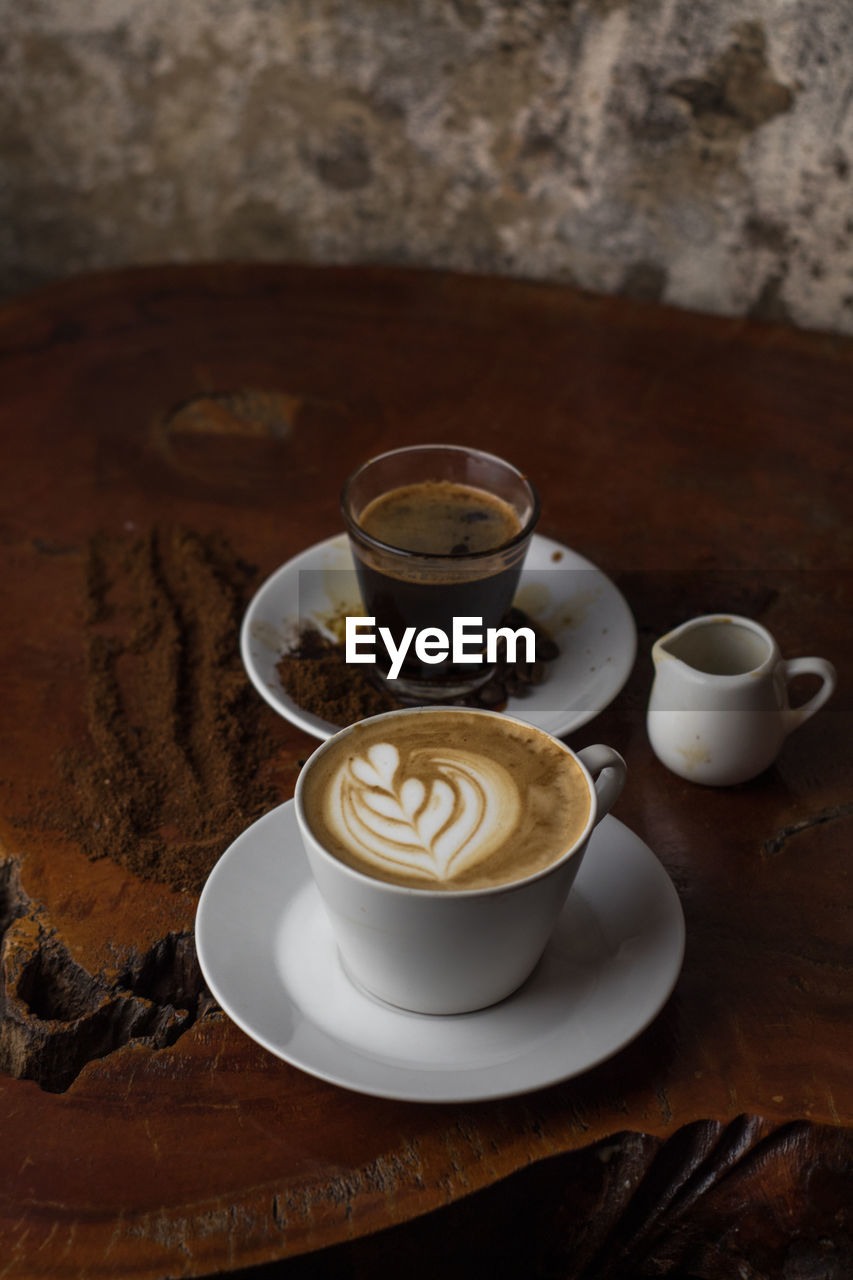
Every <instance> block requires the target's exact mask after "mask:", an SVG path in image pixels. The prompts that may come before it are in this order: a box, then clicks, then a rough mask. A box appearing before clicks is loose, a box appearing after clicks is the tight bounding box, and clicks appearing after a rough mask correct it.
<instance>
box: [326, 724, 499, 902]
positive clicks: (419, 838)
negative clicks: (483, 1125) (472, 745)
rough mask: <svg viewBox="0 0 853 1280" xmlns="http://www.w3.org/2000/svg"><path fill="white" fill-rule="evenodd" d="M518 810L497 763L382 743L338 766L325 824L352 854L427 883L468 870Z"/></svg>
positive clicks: (455, 751)
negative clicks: (404, 753)
mask: <svg viewBox="0 0 853 1280" xmlns="http://www.w3.org/2000/svg"><path fill="white" fill-rule="evenodd" d="M520 808H521V801H520V797H519V794H518V788H517V787H516V785H515V782H514V781H513V779H512V776H511V774H510V773H509V772H508V770H507V769H505V768H504V767H503V766H502V765H501V764H499V763H498V762H497V761H496V760H490V759H489V758H488V757H486V756H484V755H481V754H480V753H478V752H475V751H468V750H465V749H464V748H454V747H452V746H448V747H446V748H445V749H443V750H442V751H441V752H440V753H439V752H436V751H435V750H433V749H430V748H423V749H421V750H420V751H413V752H411V753H410V754H409V756H408V760H407V762H406V766H405V768H403V767H402V766H401V763H400V752H399V751H398V749H397V747H395V746H394V744H393V743H392V742H377V743H374V745H373V746H371V747H369V748H368V749H367V750H366V751H365V753H364V754H363V755H355V756H352V757H351V758H350V759H348V760H346V761H344V762H342V763H341V765H340V767H339V768H338V770H337V772H336V774H335V775H334V777H333V779H332V784H331V790H330V795H329V809H328V822H329V826H330V828H331V830H332V831H333V832H334V834H335V835H336V836H337V838H338V839H339V840H340V842H341V843H342V844H343V845H345V846H346V847H347V848H349V849H350V851H351V852H352V853H354V854H356V855H358V856H360V857H361V858H363V859H365V860H366V861H368V862H370V863H374V864H375V865H376V866H377V867H378V868H382V867H387V868H389V869H396V870H400V871H407V872H408V873H409V874H411V875H417V876H421V877H423V878H424V879H425V880H447V879H450V878H452V877H454V876H455V875H458V874H460V873H462V872H464V871H465V870H466V869H468V868H469V867H471V866H473V865H474V864H475V863H477V862H480V861H481V860H482V859H483V858H486V857H488V855H489V854H490V853H493V852H494V850H495V849H496V848H497V847H498V846H499V845H500V844H501V843H503V840H504V835H505V832H506V829H507V827H513V826H515V824H516V822H517V821H518V815H519V811H520Z"/></svg>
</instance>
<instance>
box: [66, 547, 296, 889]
mask: <svg viewBox="0 0 853 1280" xmlns="http://www.w3.org/2000/svg"><path fill="white" fill-rule="evenodd" d="M254 577H255V572H254V570H253V569H252V567H251V566H249V565H247V564H246V563H245V562H243V561H242V560H240V559H239V557H237V556H236V555H235V554H234V553H233V552H232V551H231V549H230V548H229V546H228V544H227V543H226V541H225V539H224V538H222V537H221V536H220V535H218V534H200V533H197V532H194V531H192V530H189V529H184V528H157V529H154V530H152V531H150V532H148V533H146V534H143V535H142V536H139V537H133V538H131V537H126V536H117V535H108V534H99V535H97V536H96V537H95V538H93V539H92V541H91V544H90V547H89V554H88V562H87V575H86V604H87V610H88V617H87V627H86V638H87V662H88V685H87V691H86V700H87V712H88V728H89V736H90V740H91V741H90V748H89V749H87V750H85V751H83V750H79V751H74V752H73V753H69V754H67V755H66V757H65V758H64V762H63V764H64V772H65V774H66V776H67V778H68V780H69V782H70V783H71V784H72V785H73V792H72V800H71V812H72V817H71V822H70V824H69V825H70V827H71V833H72V834H73V835H74V836H75V837H76V838H77V839H78V840H79V841H80V843H81V844H82V846H83V848H84V849H85V851H86V853H87V854H88V855H89V856H90V857H91V858H100V857H104V856H109V857H111V858H113V859H115V860H116V861H117V862H119V863H120V864H122V865H123V866H125V867H127V868H128V869H129V870H131V871H133V872H134V873H135V874H136V875H138V876H141V877H143V878H150V879H156V880H159V881H162V882H164V883H166V884H168V885H170V886H171V887H172V888H174V889H178V890H184V891H189V892H197V891H199V890H200V889H201V887H202V885H203V884H204V882H205V880H206V878H207V875H208V873H209V872H210V870H211V868H212V867H213V865H214V864H215V862H216V861H217V859H218V858H219V857H220V855H221V854H222V853H223V852H224V850H225V849H226V848H227V846H228V845H229V844H230V843H231V841H232V840H234V839H235V838H236V836H237V835H239V834H240V832H241V831H243V830H244V829H245V828H246V827H247V826H248V825H249V824H250V823H251V822H252V821H254V820H255V819H256V818H257V817H259V816H260V815H261V814H262V813H263V812H265V811H266V810H267V809H268V808H269V807H270V806H271V805H272V804H273V803H274V802H275V800H276V798H277V797H276V795H275V793H274V790H273V788H272V787H271V786H270V785H265V783H264V782H263V781H262V775H261V769H262V765H263V762H264V753H263V738H262V735H261V734H260V733H259V732H258V730H257V720H258V705H257V700H256V697H255V695H254V693H253V691H252V689H251V686H250V685H249V682H248V680H247V679H246V675H245V672H244V671H243V668H242V665H241V662H240V657H239V649H238V644H237V636H238V634H239V628H240V621H241V618H242V614H243V610H244V608H245V605H246V602H247V598H248V594H249V591H250V587H251V585H252V584H253V581H254Z"/></svg>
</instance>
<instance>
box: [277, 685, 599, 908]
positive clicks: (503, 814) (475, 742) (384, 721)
mask: <svg viewBox="0 0 853 1280" xmlns="http://www.w3.org/2000/svg"><path fill="white" fill-rule="evenodd" d="M300 790H301V795H302V800H301V803H302V805H303V808H304V814H305V818H306V820H307V823H308V825H309V827H310V828H311V830H312V832H313V833H314V835H315V836H316V838H317V839H318V840H319V842H320V843H321V844H322V845H323V847H324V848H325V849H327V850H328V851H329V852H330V853H331V854H333V855H334V856H335V857H336V858H338V859H339V860H340V861H341V862H345V863H347V864H348V865H349V866H351V867H354V868H355V869H356V870H358V871H361V872H363V873H365V874H366V875H369V876H373V877H375V878H377V879H380V880H389V881H391V882H392V883H393V884H398V885H404V886H407V887H412V888H426V889H441V890H464V889H474V888H484V887H492V886H496V885H501V884H506V883H508V882H510V881H513V880H518V879H521V878H523V877H525V876H528V875H532V874H534V873H535V872H537V871H540V870H542V869H543V868H544V867H546V866H549V865H550V864H551V863H552V862H554V861H555V860H556V859H557V858H560V857H561V856H562V855H563V853H565V851H566V850H567V849H570V848H571V847H572V845H573V844H574V843H575V842H576V840H577V839H578V838H579V836H580V835H581V834H582V832H583V831H584V829H585V826H586V823H587V820H588V818H589V814H590V796H589V789H588V783H587V781H586V776H585V774H584V773H583V770H582V769H581V767H580V765H579V764H578V763H577V761H576V760H575V758H574V757H573V756H572V754H571V752H569V751H568V750H567V749H566V748H565V747H563V745H562V744H561V743H560V742H557V741H556V740H555V739H553V738H551V737H549V736H548V735H547V734H544V733H541V732H540V731H539V730H537V729H534V728H532V727H530V726H528V725H524V724H521V723H519V722H518V721H513V720H510V719H508V718H505V717H503V716H499V715H492V714H488V713H477V712H474V711H470V712H469V711H467V710H465V709H462V708H459V709H456V708H454V709H449V708H448V709H435V710H433V709H431V708H430V709H428V710H425V711H411V712H396V713H395V714H393V715H390V716H381V717H378V718H377V719H375V720H372V721H371V720H366V721H363V722H362V723H361V724H357V725H355V726H353V728H352V729H350V730H348V731H347V733H345V734H342V735H341V736H340V737H339V738H338V740H337V741H333V742H331V743H330V744H328V748H321V749H319V750H318V752H317V754H316V755H315V756H313V757H312V759H311V760H310V761H309V763H308V764H307V765H306V767H305V774H304V776H303V778H302V779H301V786H300Z"/></svg>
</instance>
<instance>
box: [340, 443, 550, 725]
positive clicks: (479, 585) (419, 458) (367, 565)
mask: <svg viewBox="0 0 853 1280" xmlns="http://www.w3.org/2000/svg"><path fill="white" fill-rule="evenodd" d="M425 481H446V482H450V483H453V484H461V485H466V486H470V487H471V488H473V489H479V490H482V491H484V492H485V493H486V494H487V495H490V496H491V497H494V498H497V499H500V500H501V501H502V502H504V503H506V504H507V505H508V506H509V507H511V508H512V510H513V512H514V513H515V517H516V519H517V521H518V525H519V528H518V531H517V532H516V533H515V534H514V535H513V536H512V537H510V538H509V539H508V540H506V541H505V542H503V543H502V544H501V545H499V546H494V547H487V548H485V549H483V550H478V551H475V552H471V553H451V554H447V553H445V552H431V551H411V550H407V549H406V548H404V547H399V546H393V545H391V544H389V543H386V542H381V541H379V540H378V539H377V538H375V537H373V536H371V535H370V534H369V533H367V532H366V531H365V530H364V528H362V525H361V523H360V521H361V517H362V515H363V513H364V512H365V510H366V509H367V508H368V507H369V506H370V504H371V503H373V502H374V501H375V500H376V499H377V498H379V497H381V496H382V495H383V494H386V493H388V492H390V491H391V490H394V489H399V488H402V487H404V486H409V485H418V484H421V483H423V482H425ZM341 509H342V512H343V517H344V521H345V523H346V529H347V533H348V535H349V540H350V546H351V549H352V553H353V558H354V561H355V569H356V574H357V577H358V584H359V589H360V592H361V597H362V602H363V605H364V609H365V614H366V615H367V616H368V617H372V618H373V619H374V620H375V622H374V625H375V628H376V634H377V635H378V634H379V628H381V627H387V628H388V630H389V632H390V633H391V635H392V636H393V638H394V643H395V645H399V644H400V641H401V638H402V636H403V634H404V633H405V631H406V629H407V628H409V627H414V628H415V631H416V634H417V633H419V632H420V631H422V630H424V629H425V628H438V629H439V630H441V631H442V632H443V633H444V634H445V635H446V636H447V637H448V639H450V638H451V637H452V634H453V621H454V618H463V617H464V618H476V619H477V620H478V621H479V620H482V632H483V636H484V637H485V634H486V632H487V631H488V629H489V628H497V627H500V626H501V624H502V623H503V621H504V619H505V617H506V615H507V613H508V612H509V609H510V607H511V605H512V601H513V597H514V596H515V592H516V589H517V587H518V580H519V577H520V576H521V569H522V565H523V563H524V557H525V555H526V553H527V548H528V546H529V545H530V539H531V537H532V536H533V531H534V529H535V527H536V522H537V520H538V518H539V498H538V496H537V493H536V490H535V489H534V487H533V485H532V484H531V483H530V481H529V480H528V479H527V477H526V476H524V475H522V473H521V472H520V471H518V470H517V468H515V467H513V466H512V465H511V464H510V463H509V462H505V461H504V460H503V459H502V458H497V457H495V456H494V455H493V454H490V453H483V452H482V451H481V450H479V449H471V448H468V447H466V446H464V445H450V444H424V445H413V446H412V447H410V448H405V449H394V450H392V451H391V452H389V453H383V454H380V455H379V456H378V457H375V458H371V459H370V461H368V462H366V463H364V465H363V466H361V467H359V468H358V470H356V471H355V472H353V474H352V475H351V476H350V477H349V479H348V480H347V482H346V484H345V486H344V489H343V493H342V495H341ZM476 630H479V628H476ZM475 633H476V631H475ZM465 649H466V657H465V660H464V661H461V662H454V661H453V654H452V651H451V653H450V655H449V656H448V657H447V659H446V660H444V661H441V662H438V663H436V662H432V663H427V662H422V661H421V660H420V659H419V658H418V657H417V655H416V654H415V652H414V644H411V645H410V647H409V651H408V653H407V656H406V659H405V661H404V663H403V665H402V668H401V670H400V673H399V675H398V676H397V678H396V679H393V680H392V679H390V678H389V675H388V671H389V668H390V662H389V661H388V660H386V658H385V654H384V650H383V647H382V645H380V644H377V646H376V654H377V663H376V667H375V671H376V673H377V675H378V676H379V677H380V678H381V679H382V681H383V682H384V683H385V684H386V686H387V687H388V688H389V690H390V691H391V692H392V693H393V694H394V696H395V697H397V698H398V699H400V700H401V701H403V702H406V701H412V702H420V701H436V702H440V701H445V700H448V699H452V698H456V697H460V696H464V695H466V694H469V693H471V692H472V690H474V689H476V688H478V687H479V686H480V685H482V684H484V683H485V682H486V681H487V680H488V679H489V678H490V677H491V675H492V674H493V672H494V669H495V665H494V663H491V664H489V663H487V662H486V661H485V642H484V646H483V652H482V653H479V660H477V659H476V658H475V657H474V656H473V655H475V654H477V652H478V651H477V649H476V646H475V645H472V644H470V643H469V644H468V645H466V646H465Z"/></svg>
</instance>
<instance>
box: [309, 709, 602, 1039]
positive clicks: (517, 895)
mask: <svg viewBox="0 0 853 1280" xmlns="http://www.w3.org/2000/svg"><path fill="white" fill-rule="evenodd" d="M455 711H456V709H454V708H447V707H444V708H437V707H417V708H412V709H406V710H403V711H392V712H387V713H385V714H384V715H382V716H374V717H371V719H370V720H369V721H364V722H361V723H362V724H379V723H380V722H382V721H386V720H391V719H393V718H395V717H400V716H429V715H433V714H438V713H440V714H444V715H447V714H449V713H453V712H455ZM458 714H460V715H464V716H472V715H473V716H478V717H481V716H483V717H491V718H492V719H493V720H494V721H495V722H496V731H499V729H500V725H499V723H497V722H501V721H503V722H506V721H508V720H512V718H511V717H506V716H503V715H501V714H500V713H498V712H492V711H473V710H470V709H468V708H458ZM513 723H515V724H521V723H522V722H521V721H513ZM358 727H359V726H358V725H353V726H350V727H349V728H347V729H343V730H342V731H341V732H340V733H338V734H336V735H334V737H332V738H330V739H328V740H327V741H326V742H324V743H323V744H322V745H321V746H320V747H318V748H317V750H316V751H315V752H314V753H313V755H312V756H311V757H310V758H309V759H308V761H307V762H306V764H305V765H304V767H303V769H302V772H301V773H300V776H299V779H298V781H297V785H296V793H295V803H296V816H297V820H298V823H299V830H300V833H301V836H302V841H303V844H304V846H305V851H306V854H307V857H308V862H309V865H310V868H311V872H312V875H313V877H314V881H315V883H316V886H317V889H318V891H319V893H320V897H321V899H322V901H323V904H324V906H325V908H326V912H327V914H328V917H329V920H330V922H331V926H332V931H333V933H334V936H335V940H336V942H337V946H338V949H339V953H340V957H341V960H342V963H343V966H344V969H345V971H346V972H347V974H348V975H349V977H350V979H351V980H352V981H353V982H354V983H355V984H356V985H358V986H360V987H362V988H364V989H365V990H366V991H368V992H369V993H370V994H372V995H374V996H376V997H378V998H379V999H381V1000H384V1001H386V1002H388V1003H390V1004H392V1005H396V1006H398V1007H400V1008H403V1009H408V1010H412V1011H415V1012H418V1013H429V1014H451V1013H463V1012H468V1011H471V1010H474V1009H480V1008H484V1007H486V1006H488V1005H491V1004H494V1003H496V1002H497V1001H499V1000H502V999H504V998H505V997H506V996H508V995H510V994H511V993H512V992H513V991H515V990H516V988H518V987H519V986H520V985H521V984H522V983H523V982H524V981H525V979H526V978H527V977H528V976H529V975H530V973H531V972H532V970H533V969H534V968H535V966H536V964H537V962H538V960H539V958H540V957H541V955H542V952H543V951H544V949H545V946H546V944H547V942H548V939H549V938H550V936H551V934H552V932H553V930H554V927H555V925H556V923H557V919H558V917H559V915H560V912H561V911H562V908H563V905H564V903H565V901H566V898H567V896H568V893H569V890H570V889H571V886H572V883H573V881H574V879H575V876H576V875H577V872H578V869H579V867H580V864H581V859H582V857H583V855H584V852H585V850H586V848H587V845H588V842H589V838H590V836H591V834H592V832H593V830H594V828H595V826H596V824H597V823H598V822H600V821H601V819H602V817H604V815H605V814H606V813H608V812H609V810H610V809H611V807H612V806H613V804H614V803H615V801H616V800H617V798H618V796H619V794H620V793H621V791H622V788H623V786H624V783H625V778H626V767H625V762H624V760H623V759H622V757H621V756H620V755H619V754H618V753H617V752H616V751H613V750H612V749H611V748H609V747H605V746H590V747H586V748H584V749H583V750H582V751H579V752H577V753H575V752H573V751H571V750H570V748H569V747H567V746H565V744H564V743H562V742H560V741H559V740H558V739H554V738H551V736H550V735H549V734H545V733H544V732H543V731H542V730H539V729H532V728H531V727H530V726H528V725H525V726H524V728H525V729H526V730H528V731H529V732H530V733H532V734H535V735H541V737H542V738H543V739H548V740H549V741H550V742H551V743H555V744H556V745H557V747H558V748H559V749H560V750H561V751H564V752H565V753H566V754H567V755H568V756H569V757H571V759H572V760H574V761H575V762H576V764H577V767H578V769H579V770H580V772H581V774H582V776H583V778H584V779H585V782H586V787H587V789H588V799H589V813H588V818H587V821H586V824H585V826H584V827H583V829H582V830H581V832H580V834H576V835H575V836H574V838H572V839H571V842H570V843H569V844H568V845H567V847H566V849H565V850H564V851H563V852H562V853H560V854H559V856H557V857H556V859H555V860H554V861H552V862H550V863H549V865H547V866H546V867H544V869H542V870H539V871H537V872H535V873H534V874H531V875H527V876H525V877H523V878H521V879H518V880H513V881H510V882H508V883H502V884H498V885H491V886H489V887H486V888H475V889H459V890H453V889H451V890H448V889H432V888H429V887H426V888H421V887H408V886H404V885H401V884H394V883H389V882H387V881H386V880H382V879H377V878H375V877H374V876H372V875H368V874H366V873H364V872H362V871H360V870H357V869H355V868H354V867H351V866H349V865H347V864H346V863H345V862H343V861H341V860H340V858H339V857H337V856H335V855H334V854H333V853H331V852H330V851H329V849H328V848H326V847H324V844H323V843H322V842H321V840H320V839H318V838H317V836H316V835H315V834H314V831H313V830H312V828H311V826H310V825H309V822H308V820H307V817H306V812H305V805H304V797H305V789H306V783H307V782H308V780H309V778H310V776H311V773H312V770H315V769H317V768H318V765H319V763H320V762H321V761H322V760H323V758H324V756H325V755H326V754H327V753H328V752H330V751H332V750H334V749H335V746H336V745H337V744H338V743H340V742H341V741H342V739H344V738H346V736H347V735H349V734H351V733H353V732H354V731H355V730H357V729H358Z"/></svg>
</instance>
